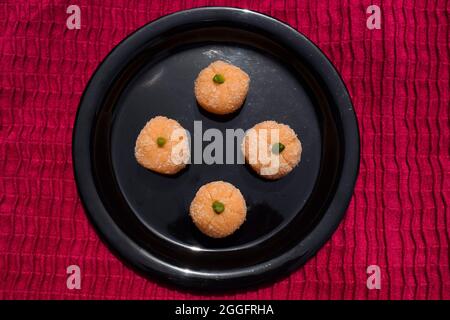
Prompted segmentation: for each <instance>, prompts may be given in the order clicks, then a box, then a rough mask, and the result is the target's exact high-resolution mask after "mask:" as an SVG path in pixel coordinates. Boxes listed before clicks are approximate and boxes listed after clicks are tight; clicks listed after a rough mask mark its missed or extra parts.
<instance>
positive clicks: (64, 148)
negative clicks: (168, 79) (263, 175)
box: [0, 0, 450, 299]
mask: <svg viewBox="0 0 450 320" xmlns="http://www.w3.org/2000/svg"><path fill="white" fill-rule="evenodd" d="M70 4H77V5H79V6H80V7H81V30H68V29H67V28H66V18H67V17H68V14H66V8H67V7H68V6H69V5H70ZM370 4H377V5H379V6H380V7H381V10H382V24H381V27H382V29H381V30H368V29H367V27H366V19H367V17H368V16H369V15H368V14H367V13H366V8H367V7H368V6H369V5H370ZM204 5H227V6H239V7H245V8H249V9H253V10H256V11H259V12H262V13H265V14H268V15H271V16H274V17H276V18H278V19H280V20H283V21H285V22H287V23H288V24H290V25H291V26H293V27H294V28H296V29H297V30H299V31H301V32H302V33H304V34H305V35H306V36H308V37H309V38H310V39H311V40H313V41H314V42H315V43H316V44H317V45H318V46H319V47H320V48H321V49H322V50H323V51H324V52H325V54H326V55H327V56H328V57H329V58H330V59H331V61H332V62H333V63H334V65H335V66H336V68H337V69H338V70H339V71H340V73H341V75H342V77H343V79H344V81H345V83H346V85H347V87H348V90H349V91H350V94H351V96H352V99H353V103H354V106H355V110H356V113H357V116H358V120H359V126H360V132H361V141H362V142H361V143H362V151H361V154H362V159H361V166H360V173H359V178H358V181H357V184H356V189H355V192H354V196H353V199H352V202H351V204H350V207H349V209H348V212H347V215H346V218H345V219H344V220H343V221H342V223H341V225H340V227H339V229H338V230H337V232H336V233H335V234H334V235H333V237H332V239H331V241H329V242H328V243H327V244H326V245H325V246H324V247H323V248H322V249H321V250H320V251H319V253H318V254H317V256H316V257H314V258H313V259H311V260H310V261H309V262H308V263H307V264H306V265H305V266H304V267H303V268H300V269H299V270H298V271H296V272H294V273H293V274H292V275H291V276H290V277H289V278H286V279H284V280H281V281H279V282H277V283H274V284H272V285H269V286H266V287H263V288H259V289H255V290H250V291H245V292H238V293H236V294H227V295H218V296H216V295H215V296H210V295H208V296H204V297H205V298H211V297H213V298H217V297H220V298H239V299H241V298H242V299H259V298H267V299H317V298H319V299H330V298H331V299H340V298H344V299H413V298H416V299H450V276H449V272H450V270H449V227H450V225H449V219H450V217H449V201H450V188H449V172H450V171H449V168H450V163H449V148H450V145H449V106H450V104H449V100H450V99H449V86H450V80H449V69H450V67H449V66H450V61H449V56H450V51H449V44H448V41H449V29H450V28H449V27H450V26H449V16H450V4H449V2H448V1H447V0H428V1H426V0H420V1H419V0H416V1H409V0H408V1H406V0H404V1H394V0H390V1H389V0H384V1H382V0H376V1H372V0H370V1H366V0H364V1H363V0H360V1H350V0H326V1H312V0H311V1H306V0H305V1H295V0H275V1H269V0H264V1H255V0H247V1H237V0H235V1H233V0H222V1H203V0H184V1H175V0H173V1H163V0H161V1H150V0H147V1H138V0H126V1H85V0H77V1H59V0H52V1H46V0H42V1H35V0H33V1H24V0H14V1H13V0H10V1H6V3H5V0H3V1H0V30H1V33H0V70H1V71H0V88H1V89H0V110H1V111H0V112H1V113H0V121H1V122H0V123H1V126H0V299H15V298H20V299H30V298H33V299H46V298H52V299H53V298H55V299H60V298H63V299H79V298H83V299H86V298H89V299H90V298H96V299H116V298H137V299H141V298H143V299H174V298H198V297H202V296H196V295H193V294H190V293H186V292H181V291H176V290H173V289H168V288H167V287H164V286H161V285H158V284H155V283H154V282H153V281H151V280H147V279H145V278H143V277H141V276H139V275H137V274H136V273H134V272H133V271H132V270H129V269H128V268H127V267H125V266H124V265H123V264H122V262H121V261H119V260H118V259H117V258H116V257H115V256H113V255H112V254H111V253H110V252H109V251H108V249H107V248H106V247H105V245H104V244H103V243H102V242H101V241H100V239H99V237H98V236H97V234H96V233H95V232H94V230H93V228H92V226H91V225H90V223H89V222H88V220H87V218H86V216H85V213H84V212H83V209H82V206H81V203H80V200H79V198H78V196H77V192H76V187H75V182H74V178H73V172H72V160H71V139H72V128H73V122H74V118H75V113H76V110H77V106H78V102H79V99H80V96H81V94H82V91H83V89H84V87H85V85H86V84H87V82H88V80H89V78H90V76H91V75H92V73H93V72H94V70H95V68H96V66H97V65H98V64H99V62H100V61H101V60H102V59H103V58H104V57H105V55H107V54H108V52H109V51H110V50H111V49H112V48H113V47H114V46H115V45H116V44H117V43H118V42H119V41H121V40H122V39H123V38H124V37H125V36H127V35H128V34H130V33H131V32H133V31H134V30H136V29H137V28H138V27H140V26H142V25H144V24H146V23H147V22H149V21H152V20H154V19H156V18H158V17H160V16H162V15H164V14H168V13H171V12H175V11H178V10H181V9H186V8H191V7H197V6H204ZM71 264H77V265H79V266H80V268H81V272H82V283H81V286H82V288H81V290H68V289H67V287H66V277H67V275H66V267H67V266H68V265H71ZM372 264H376V265H379V266H380V268H381V281H382V282H381V289H380V290H368V289H367V287H366V280H367V274H366V268H367V266H369V265H372Z"/></svg>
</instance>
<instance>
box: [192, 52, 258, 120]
mask: <svg viewBox="0 0 450 320" xmlns="http://www.w3.org/2000/svg"><path fill="white" fill-rule="evenodd" d="M249 85H250V77H249V76H248V74H247V73H245V72H244V71H243V70H242V69H240V68H238V67H236V66H234V65H232V64H230V63H226V62H223V61H215V62H213V63H211V64H210V65H209V66H208V67H206V68H205V69H203V70H202V71H200V73H199V75H198V77H197V79H196V80H195V87H194V91H195V97H196V98H197V102H198V104H199V105H200V106H201V107H202V108H203V109H205V110H206V111H208V112H211V113H214V114H219V115H224V114H229V113H232V112H235V111H236V110H238V109H239V108H240V107H241V106H242V104H243V103H244V100H245V98H246V97H247V93H248V88H249Z"/></svg>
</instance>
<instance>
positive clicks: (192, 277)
mask: <svg viewBox="0 0 450 320" xmlns="http://www.w3.org/2000/svg"><path fill="white" fill-rule="evenodd" d="M218 18H220V19H225V20H230V21H233V20H239V19H245V21H246V23H249V24H254V25H257V26H258V27H263V28H271V29H270V30H271V32H272V33H276V34H278V35H279V36H280V39H281V40H284V41H285V42H288V41H290V45H291V46H292V47H293V48H292V49H295V50H296V51H297V50H301V51H306V52H307V53H308V55H306V56H307V58H308V59H309V60H308V63H310V64H311V66H313V67H314V66H316V68H314V70H315V71H316V72H317V73H318V74H319V75H320V76H321V78H322V79H323V81H324V83H325V84H326V86H327V87H328V88H329V92H330V95H331V97H332V100H334V101H336V105H337V106H340V107H339V108H336V110H337V111H338V114H339V116H340V120H341V123H342V128H341V130H342V132H343V141H345V146H344V148H345V152H344V153H343V160H342V161H343V162H342V170H341V177H340V179H339V181H338V183H337V186H336V191H335V193H334V197H333V198H332V200H331V201H330V203H329V206H328V208H327V209H326V212H325V213H324V215H323V217H322V219H321V220H320V221H319V223H318V224H317V225H316V226H315V227H314V228H313V229H312V231H311V233H310V234H309V235H308V236H307V237H306V238H304V239H303V240H302V241H299V242H298V243H297V244H296V245H295V246H294V247H293V248H291V249H289V250H287V251H286V252H283V253H282V254H281V255H278V256H276V257H274V258H273V259H271V260H268V261H265V262H263V263H259V264H256V265H253V266H249V267H244V268H240V269H237V270H228V271H221V272H215V273H213V272H200V271H194V270H189V269H186V268H182V267H179V266H174V265H171V264H169V263H167V262H165V261H163V260H161V259H158V258H157V257H155V256H153V255H151V254H150V253H149V252H147V251H145V250H144V249H142V248H141V247H140V246H139V245H138V244H137V243H135V242H134V241H133V240H132V239H130V238H129V237H128V236H127V235H126V234H125V233H124V232H123V231H122V230H121V229H120V227H119V226H118V225H116V224H115V222H114V220H113V219H112V218H111V217H110V215H109V214H108V211H107V209H106V208H105V207H104V206H103V203H102V200H101V198H100V196H99V195H98V193H97V188H96V186H95V182H94V178H93V175H92V165H91V160H90V159H91V150H90V143H91V129H92V127H91V125H92V121H93V120H94V118H95V115H96V111H97V109H96V108H94V107H92V106H95V105H96V104H97V105H98V97H96V96H98V94H97V93H99V92H102V91H105V90H107V89H108V88H109V86H110V85H111V84H112V83H113V81H114V80H115V77H114V72H116V75H117V70H116V71H114V70H112V68H109V66H110V65H112V64H114V63H113V62H114V61H117V60H118V59H119V60H120V59H121V58H123V57H124V56H125V55H126V54H127V52H126V51H127V47H128V48H130V47H132V46H133V44H134V45H139V44H141V42H142V40H144V39H149V38H152V36H153V37H154V36H155V35H157V34H158V33H160V32H162V31H163V30H165V29H166V30H167V29H169V28H171V27H174V26H176V25H179V24H180V23H186V22H189V21H190V22H194V23H195V22H197V23H200V22H201V21H209V22H210V21H211V19H216V20H217V19H218ZM128 51H130V50H129V49H128ZM318 65H320V68H317V66H318ZM325 75H326V76H325ZM89 106H91V107H89ZM348 146H349V147H348ZM359 163H360V136H359V127H358V122H357V117H356V114H355V112H354V109H353V104H352V101H351V98H350V94H349V92H348V90H347V88H346V86H345V83H344V81H343V80H342V78H341V76H340V75H339V73H338V72H337V70H336V68H335V67H334V65H333V64H332V63H331V61H330V60H329V59H328V58H327V56H326V55H325V54H324V53H323V52H322V51H321V50H320V49H319V48H318V47H317V46H316V45H315V44H314V43H313V42H312V41H311V40H310V39H308V38H307V37H306V36H305V35H303V34H302V33H300V32H298V31H297V30H295V29H294V28H292V27H290V26H289V25H287V24H286V23H284V22H282V21H280V20H277V19H275V18H273V17H270V16H268V15H265V14H262V13H258V12H255V11H252V10H248V9H241V8H234V7H199V8H192V9H187V10H182V11H177V12H174V13H171V14H168V15H165V16H162V17H160V18H158V19H156V20H153V21H151V22H149V23H147V24H145V25H143V26H142V27H140V28H139V29H137V30H136V31H134V32H132V33H130V34H129V35H128V36H126V37H125V38H124V39H122V40H121V41H120V42H119V43H118V44H117V45H115V46H114V48H113V49H112V50H111V51H110V52H109V53H108V54H107V55H106V57H105V58H104V59H103V61H102V62H101V63H100V64H99V65H98V66H97V68H96V69H95V70H94V72H93V73H92V75H91V78H90V79H89V81H88V83H87V84H86V87H85V89H84V91H83V94H82V96H81V98H80V102H79V105H78V108H77V112H76V116H75V120H74V126H73V132H72V166H73V171H74V178H75V182H76V188H77V192H78V195H79V197H80V200H81V203H82V205H83V208H84V211H85V213H86V215H87V217H88V218H89V220H90V221H91V223H92V224H93V225H94V227H95V230H96V232H97V234H98V235H99V236H100V238H101V239H102V241H103V242H104V243H106V244H107V246H108V248H109V249H110V250H111V251H112V252H113V253H114V254H115V255H117V256H118V257H120V258H121V261H122V262H124V263H125V264H126V265H130V266H131V267H133V268H134V269H135V270H136V271H138V272H139V273H143V274H145V275H150V276H151V279H154V280H157V281H162V282H164V283H166V284H169V285H176V286H177V287H178V288H182V289H188V290H199V289H201V290H202V291H224V290H231V289H233V290H235V289H243V288H247V287H250V286H255V285H259V284H262V283H268V282H271V281H273V280H274V279H275V278H280V277H282V276H286V275H288V274H289V273H291V272H292V271H294V270H296V269H297V268H299V267H300V266H301V265H303V264H304V263H305V262H306V261H307V260H308V259H310V258H311V257H312V256H314V255H315V254H316V252H317V251H318V250H319V249H320V248H322V246H323V245H324V244H325V243H326V242H327V241H328V240H329V239H330V238H331V236H332V234H333V233H334V232H335V230H336V229H337V227H338V225H339V223H340V222H341V221H342V219H343V217H344V215H345V213H346V210H347V208H348V205H349V204H350V200H351V198H352V195H353V190H354V187H355V184H356V179H357V177H358V173H359ZM306 247H309V248H311V250H305V248H306Z"/></svg>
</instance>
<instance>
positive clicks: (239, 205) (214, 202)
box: [189, 181, 247, 238]
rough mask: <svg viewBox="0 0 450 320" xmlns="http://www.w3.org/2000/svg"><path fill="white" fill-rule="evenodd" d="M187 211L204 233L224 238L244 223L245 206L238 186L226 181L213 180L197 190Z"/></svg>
mask: <svg viewBox="0 0 450 320" xmlns="http://www.w3.org/2000/svg"><path fill="white" fill-rule="evenodd" d="M189 213H190V216H191V218H192V221H193V222H194V224H195V225H196V226H197V228H198V229H199V230H200V231H201V232H203V233H204V234H205V235H207V236H209V237H212V238H224V237H227V236H229V235H231V234H233V233H234V232H235V231H236V230H237V229H238V228H239V227H240V226H241V225H242V223H244V221H245V217H246V215H247V206H246V204H245V199H244V197H243V195H242V193H241V192H240V191H239V189H238V188H236V187H235V186H233V185H232V184H231V183H228V182H224V181H214V182H210V183H207V184H205V185H203V186H202V187H201V188H200V189H199V190H198V191H197V193H196V195H195V197H194V199H193V200H192V203H191V206H190V210H189Z"/></svg>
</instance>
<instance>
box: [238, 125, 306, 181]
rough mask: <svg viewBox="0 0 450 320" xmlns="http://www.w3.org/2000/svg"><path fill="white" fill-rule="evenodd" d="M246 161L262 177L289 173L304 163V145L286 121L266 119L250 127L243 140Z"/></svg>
mask: <svg viewBox="0 0 450 320" xmlns="http://www.w3.org/2000/svg"><path fill="white" fill-rule="evenodd" d="M242 149H243V150H242V151H243V153H244V156H245V161H246V162H247V163H248V164H249V165H250V166H251V168H252V169H253V170H254V171H255V172H256V173H257V174H258V175H260V176H261V177H263V178H266V179H270V180H275V179H279V178H282V177H284V176H286V175H287V174H288V173H289V172H291V171H292V170H293V169H294V168H295V167H296V166H297V165H298V163H299V162H300V158H301V154H302V144H301V142H300V140H299V138H298V137H297V134H296V133H295V132H294V130H292V129H291V127H289V126H288V125H286V124H282V123H278V122H275V121H264V122H261V123H258V124H256V125H255V126H254V127H253V128H251V129H249V130H248V131H247V132H246V134H245V137H244V140H243V142H242Z"/></svg>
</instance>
